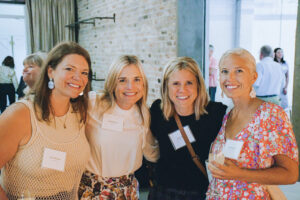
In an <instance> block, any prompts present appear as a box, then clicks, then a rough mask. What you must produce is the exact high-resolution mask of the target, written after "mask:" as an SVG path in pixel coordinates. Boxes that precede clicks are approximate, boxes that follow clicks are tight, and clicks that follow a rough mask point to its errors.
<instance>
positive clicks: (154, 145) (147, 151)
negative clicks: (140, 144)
mask: <svg viewBox="0 0 300 200" xmlns="http://www.w3.org/2000/svg"><path fill="white" fill-rule="evenodd" d="M143 154H144V156H145V158H146V159H147V160H148V161H150V162H156V161H157V160H158V158H159V146H158V142H157V140H156V139H155V138H154V136H153V135H152V132H151V131H150V130H148V132H147V133H146V141H145V147H144V149H143Z"/></svg>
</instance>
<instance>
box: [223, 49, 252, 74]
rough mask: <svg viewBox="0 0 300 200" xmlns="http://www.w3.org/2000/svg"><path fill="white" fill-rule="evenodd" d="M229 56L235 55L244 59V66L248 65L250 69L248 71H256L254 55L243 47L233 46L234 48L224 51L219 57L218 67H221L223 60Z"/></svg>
mask: <svg viewBox="0 0 300 200" xmlns="http://www.w3.org/2000/svg"><path fill="white" fill-rule="evenodd" d="M230 56H237V57H239V58H242V59H244V60H245V61H246V65H245V66H246V67H248V68H249V69H250V71H252V72H256V61H255V58H254V56H253V55H252V54H251V53H250V52H249V51H247V50H246V49H243V48H235V49H230V50H228V51H226V52H225V53H224V54H223V55H222V57H221V59H220V62H219V67H221V65H222V63H223V62H224V60H225V59H226V58H228V57H230ZM248 64H249V65H248Z"/></svg>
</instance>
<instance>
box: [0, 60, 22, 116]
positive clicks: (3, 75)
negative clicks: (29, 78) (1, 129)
mask: <svg viewBox="0 0 300 200" xmlns="http://www.w3.org/2000/svg"><path fill="white" fill-rule="evenodd" d="M14 68H15V62H14V58H13V57H11V56H6V57H5V59H4V60H3V62H2V66H0V110H1V113H3V112H4V110H5V109H6V107H7V97H8V99H9V105H11V104H13V103H14V102H15V101H16V95H15V91H16V89H17V88H18V80H17V76H16V72H15V70H14Z"/></svg>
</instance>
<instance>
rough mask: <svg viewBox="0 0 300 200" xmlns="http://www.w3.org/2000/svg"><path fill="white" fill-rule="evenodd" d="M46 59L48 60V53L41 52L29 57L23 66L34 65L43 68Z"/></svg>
mask: <svg viewBox="0 0 300 200" xmlns="http://www.w3.org/2000/svg"><path fill="white" fill-rule="evenodd" d="M46 58H47V53H45V52H41V51H39V52H36V53H33V54H30V55H29V56H27V57H26V58H25V59H24V61H23V65H26V64H33V65H37V66H38V67H40V68H41V67H42V66H43V64H44V62H45V60H46Z"/></svg>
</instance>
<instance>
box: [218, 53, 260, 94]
mask: <svg viewBox="0 0 300 200" xmlns="http://www.w3.org/2000/svg"><path fill="white" fill-rule="evenodd" d="M250 67H251V66H250V63H248V61H247V60H245V59H244V58H241V57H239V56H236V55H231V56H228V57H227V58H225V59H224V60H223V61H222V63H220V85H221V89H222V90H223V92H224V93H225V94H226V96H227V97H229V98H233V99H234V98H240V97H246V98H250V91H251V88H252V85H253V84H254V82H255V80H256V78H257V73H256V72H253V71H252V70H251V69H250Z"/></svg>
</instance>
